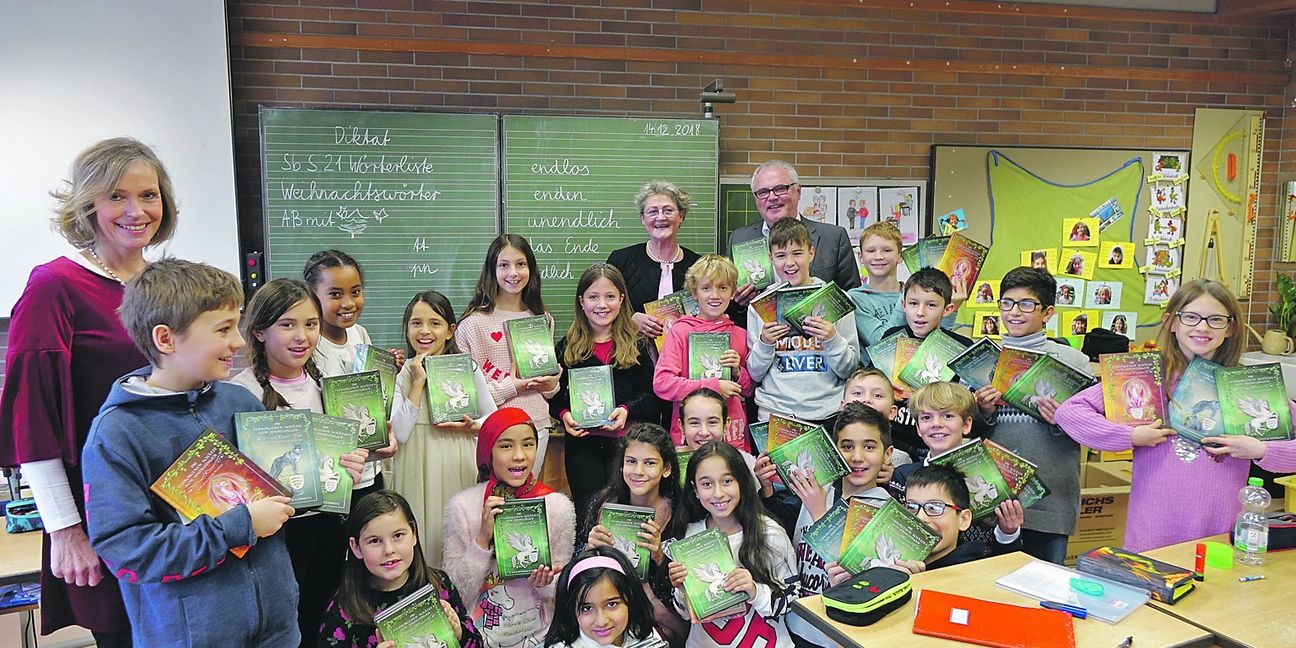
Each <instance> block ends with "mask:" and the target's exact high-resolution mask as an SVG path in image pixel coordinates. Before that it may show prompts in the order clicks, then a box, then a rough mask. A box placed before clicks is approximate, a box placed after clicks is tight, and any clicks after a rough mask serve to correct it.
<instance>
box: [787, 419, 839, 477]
mask: <svg viewBox="0 0 1296 648" xmlns="http://www.w3.org/2000/svg"><path fill="white" fill-rule="evenodd" d="M768 452H769V459H770V461H771V462H772V463H773V464H774V468H775V470H777V471H778V475H779V478H780V479H782V480H783V483H784V484H790V483H792V482H791V479H792V477H793V476H796V475H806V476H808V475H813V476H814V478H815V481H817V482H818V483H819V484H831V483H833V482H835V481H837V479H838V478H840V477H841V476H842V475H845V474H846V473H847V472H849V469H848V468H847V467H846V460H845V459H843V458H842V456H841V452H839V451H838V450H837V446H836V445H835V444H833V442H832V438H831V437H829V436H828V432H826V431H825V430H824V429H823V428H817V429H814V430H811V431H809V432H805V433H802V434H801V435H800V436H798V437H796V438H795V439H792V440H791V441H788V442H787V443H784V444H782V445H780V446H778V447H777V448H772V449H770V450H769V451H768Z"/></svg>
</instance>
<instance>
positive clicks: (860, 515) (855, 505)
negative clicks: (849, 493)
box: [837, 497, 878, 562]
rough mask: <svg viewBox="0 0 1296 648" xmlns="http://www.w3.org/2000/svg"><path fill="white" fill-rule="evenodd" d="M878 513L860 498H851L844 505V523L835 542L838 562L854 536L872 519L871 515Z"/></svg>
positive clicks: (875, 508)
mask: <svg viewBox="0 0 1296 648" xmlns="http://www.w3.org/2000/svg"><path fill="white" fill-rule="evenodd" d="M877 512H878V507H876V506H873V505H872V504H869V503H867V502H865V501H864V499H863V498H860V497H852V498H850V500H849V501H847V503H846V522H845V525H844V526H843V528H842V534H841V536H840V537H839V538H838V540H837V557H838V562H840V559H841V553H842V552H843V551H846V547H849V546H850V543H851V541H852V540H854V539H855V536H857V535H859V534H860V531H863V530H864V525H866V524H868V523H869V520H872V519H873V515H874V514H876V513H877Z"/></svg>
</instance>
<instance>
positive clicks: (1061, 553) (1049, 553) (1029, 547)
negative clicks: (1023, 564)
mask: <svg viewBox="0 0 1296 648" xmlns="http://www.w3.org/2000/svg"><path fill="white" fill-rule="evenodd" d="M1021 535H1022V551H1025V552H1026V553H1027V554H1029V555H1031V556H1034V557H1036V558H1039V559H1040V560H1047V561H1049V562H1051V563H1056V564H1059V565H1061V564H1062V561H1063V560H1065V559H1066V550H1067V536H1065V535H1062V534H1061V533H1045V532H1043V531H1031V530H1030V529H1022V530H1021Z"/></svg>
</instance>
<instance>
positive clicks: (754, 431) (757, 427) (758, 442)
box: [680, 415, 774, 470]
mask: <svg viewBox="0 0 1296 648" xmlns="http://www.w3.org/2000/svg"><path fill="white" fill-rule="evenodd" d="M770 418H774V416H773V415H770ZM769 427H770V424H769V421H761V422H759V423H749V424H748V425H747V434H748V435H750V436H751V440H752V445H753V446H755V447H756V454H757V455H759V454H761V453H762V452H765V448H766V447H768V446H769ZM683 468H684V466H683V464H681V465H680V469H681V470H682V469H683Z"/></svg>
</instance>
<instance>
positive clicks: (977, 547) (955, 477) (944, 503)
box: [898, 466, 1022, 573]
mask: <svg viewBox="0 0 1296 648" xmlns="http://www.w3.org/2000/svg"><path fill="white" fill-rule="evenodd" d="M1008 503H1009V502H1004V504H1008ZM971 506H972V497H971V495H970V494H969V493H968V487H967V482H966V481H964V478H963V473H960V472H959V471H957V470H955V469H953V468H950V467H949V466H923V467H922V468H919V469H918V470H915V471H914V473H913V474H912V475H910V476H909V481H908V483H907V484H906V485H905V507H906V508H908V509H909V510H910V511H912V512H913V513H914V515H917V516H918V519H920V520H922V521H923V522H926V523H927V526H929V527H931V528H932V529H933V530H935V531H936V534H937V535H939V536H940V541H939V542H937V543H936V546H935V547H933V548H932V552H931V554H930V555H928V556H927V558H926V560H924V561H923V562H922V563H917V564H914V563H911V562H909V561H902V562H901V563H900V565H898V566H899V567H901V568H904V569H905V570H906V571H909V572H911V573H913V572H915V571H929V570H932V569H940V568H941V567H950V566H952V565H961V564H963V563H966V562H972V561H973V560H979V559H981V558H985V557H986V555H987V553H988V554H989V555H991V556H998V555H1001V554H1006V553H1012V552H1014V551H1021V548H1022V541H1021V529H1020V526H1021V523H1022V515H1021V507H1020V506H1018V507H1016V508H1015V509H1009V510H1015V513H1010V514H1004V513H1003V509H1004V508H1005V507H1004V506H1003V504H1001V505H1000V512H999V521H998V523H997V524H996V525H995V530H994V538H993V540H992V541H990V542H982V541H979V540H971V541H967V540H965V541H960V535H959V534H960V533H962V532H964V531H967V530H968V528H969V527H971V526H972V510H971ZM987 544H988V545H989V546H987ZM915 568H917V569H915Z"/></svg>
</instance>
